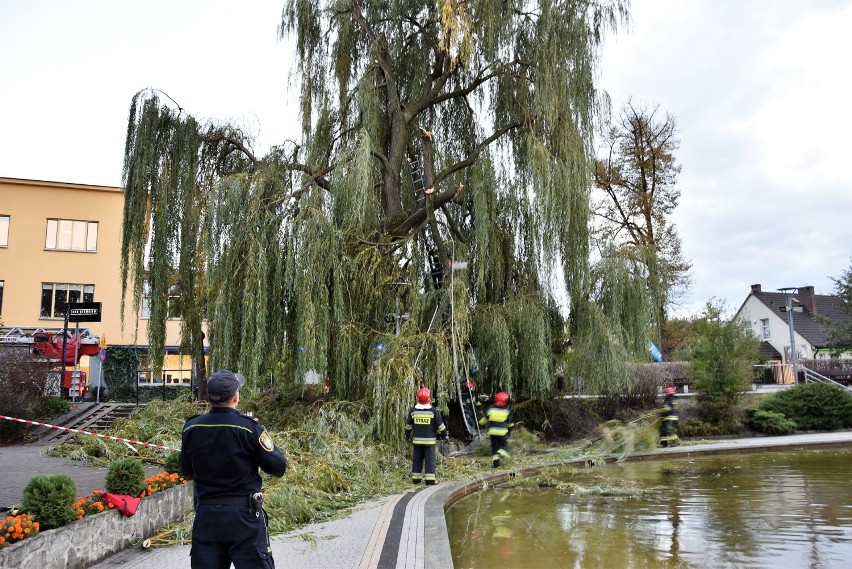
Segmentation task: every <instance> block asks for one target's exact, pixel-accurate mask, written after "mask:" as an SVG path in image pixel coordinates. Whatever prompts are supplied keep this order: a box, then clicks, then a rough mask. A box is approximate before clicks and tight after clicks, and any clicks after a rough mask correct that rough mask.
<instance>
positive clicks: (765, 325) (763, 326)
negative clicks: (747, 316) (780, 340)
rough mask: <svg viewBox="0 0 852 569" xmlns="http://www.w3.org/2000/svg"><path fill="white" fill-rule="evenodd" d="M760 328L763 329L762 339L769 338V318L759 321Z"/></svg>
mask: <svg viewBox="0 0 852 569" xmlns="http://www.w3.org/2000/svg"><path fill="white" fill-rule="evenodd" d="M760 328H761V330H763V339H764V340H768V339H769V337H770V336H769V318H764V319H762V320H761V321H760Z"/></svg>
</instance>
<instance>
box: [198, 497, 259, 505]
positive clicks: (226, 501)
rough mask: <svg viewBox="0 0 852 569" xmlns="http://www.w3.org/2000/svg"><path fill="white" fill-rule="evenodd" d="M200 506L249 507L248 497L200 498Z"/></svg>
mask: <svg viewBox="0 0 852 569" xmlns="http://www.w3.org/2000/svg"><path fill="white" fill-rule="evenodd" d="M198 505H199V506H249V498H248V496H222V497H219V498H200V499H199V500H198Z"/></svg>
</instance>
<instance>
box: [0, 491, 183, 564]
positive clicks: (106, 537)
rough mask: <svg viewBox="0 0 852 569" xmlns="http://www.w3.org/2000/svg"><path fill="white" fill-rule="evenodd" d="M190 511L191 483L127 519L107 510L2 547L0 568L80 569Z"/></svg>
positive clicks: (149, 500)
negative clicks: (57, 568) (55, 568)
mask: <svg viewBox="0 0 852 569" xmlns="http://www.w3.org/2000/svg"><path fill="white" fill-rule="evenodd" d="M191 509H192V483H191V482H190V483H188V484H181V485H179V486H176V487H174V488H169V489H168V490H165V491H163V492H157V493H156V494H153V495H152V496H148V497H145V498H143V499H142V501H141V502H140V503H139V508H138V509H137V510H136V513H135V514H134V515H132V516H130V517H129V518H128V517H125V516H124V515H123V514H120V513H119V512H117V511H116V510H112V509H110V510H107V511H105V512H101V513H99V514H90V515H87V516H86V517H84V518H83V519H82V520H79V521H76V522H71V523H70V524H68V525H65V526H62V527H60V528H56V529H51V530H47V531H44V532H39V534H38V535H36V536H34V537H30V538H27V539H24V540H23V541H20V542H18V543H16V544H14V545H11V546H9V547H4V548H2V549H0V568H3V569H6V568H8V569H12V568H18V567H33V568H36V567H38V568H43V569H50V568H53V567H61V568H65V569H83V568H85V567H89V566H91V565H93V564H95V563H97V562H99V561H102V560H104V559H106V558H107V557H109V556H110V555H113V554H115V553H118V552H119V551H121V550H122V549H126V548H128V547H130V546H132V545H133V544H135V543H138V542H140V541H142V540H143V539H145V538H148V537H150V536H152V535H154V534H155V533H156V532H157V529H159V528H161V527H163V526H166V525H169V524H173V523H175V522H179V521H180V520H182V519H183V517H184V515H185V514H186V513H187V512H188V511H189V510H191Z"/></svg>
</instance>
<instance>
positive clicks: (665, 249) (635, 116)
mask: <svg viewBox="0 0 852 569" xmlns="http://www.w3.org/2000/svg"><path fill="white" fill-rule="evenodd" d="M603 141H604V143H603V149H602V151H601V154H600V156H599V158H598V159H597V161H596V165H595V187H596V188H597V189H598V190H599V191H600V194H599V195H600V199H599V200H598V201H597V202H596V204H595V205H596V209H595V213H596V215H597V216H598V219H599V221H600V224H599V226H598V227H599V229H600V234H601V236H602V238H603V239H604V240H605V241H606V242H608V243H611V244H614V245H615V246H616V247H617V249H618V250H619V252H620V253H621V254H623V255H625V256H627V257H630V258H632V259H634V260H635V261H638V262H639V263H640V266H641V267H642V268H643V270H644V276H645V280H646V282H647V289H648V294H649V296H650V298H651V301H652V306H653V311H652V313H653V319H654V328H655V329H656V333H655V334H656V338H655V340H656V341H657V342H659V343H660V347H661V349H662V339H663V330H664V328H665V324H666V319H667V316H666V315H667V307H668V305H669V304H670V303H671V302H673V301H674V300H675V299H676V298H677V297H679V296H680V295H682V294H683V293H684V292H685V291H686V290H687V289H688V287H689V283H690V277H689V271H690V268H691V262H689V261H687V260H686V259H684V258H683V255H682V252H681V241H680V236H679V235H678V233H677V227H676V226H675V224H674V223H673V222H672V221H671V216H672V214H673V212H674V210H675V208H676V207H677V204H678V200H679V198H680V190H679V189H678V187H677V179H678V175H679V174H680V166H679V165H678V164H677V161H676V159H675V152H676V151H677V149H678V148H679V146H680V140H679V139H678V137H677V122H676V120H675V118H674V117H673V116H672V115H670V114H668V113H665V114H663V113H662V112H661V111H660V108H659V107H653V108H649V107H644V106H637V105H634V104H633V102H632V101H630V102H628V103H627V104H626V105H625V106H624V108H623V109H622V111H621V114H620V115H619V117H618V119H617V121H616V122H615V124H614V125H613V126H612V128H610V130H609V131H608V132H607V133H606V135H605V136H604V139H603Z"/></svg>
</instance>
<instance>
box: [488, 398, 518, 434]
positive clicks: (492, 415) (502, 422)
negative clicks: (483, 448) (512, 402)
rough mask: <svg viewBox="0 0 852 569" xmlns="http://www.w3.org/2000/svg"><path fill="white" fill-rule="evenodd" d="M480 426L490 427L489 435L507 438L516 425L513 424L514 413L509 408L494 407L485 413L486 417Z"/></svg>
mask: <svg viewBox="0 0 852 569" xmlns="http://www.w3.org/2000/svg"><path fill="white" fill-rule="evenodd" d="M479 424H480V425H483V426H484V425H488V435H489V436H491V435H495V436H498V437H502V436H505V435H507V434H508V433H509V429H510V428H512V426H513V425H514V423H513V422H512V411H511V410H509V407H508V406H506V407H497V406H496V405H492V406H491V407H489V408H488V410H487V411H486V412H485V416H484V417H482V419H480V420H479Z"/></svg>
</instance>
